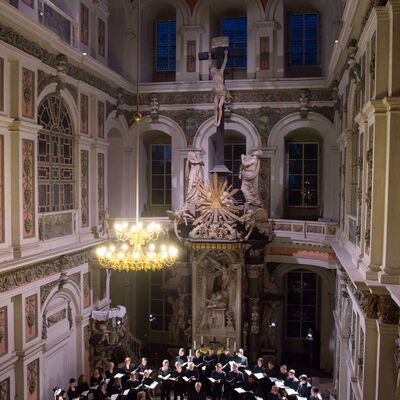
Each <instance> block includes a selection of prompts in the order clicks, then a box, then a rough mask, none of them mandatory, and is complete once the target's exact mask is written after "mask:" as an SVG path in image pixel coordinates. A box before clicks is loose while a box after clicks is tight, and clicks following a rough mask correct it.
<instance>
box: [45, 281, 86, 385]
mask: <svg viewBox="0 0 400 400" xmlns="http://www.w3.org/2000/svg"><path fill="white" fill-rule="evenodd" d="M79 298H80V293H79V288H78V286H77V285H76V283H74V282H72V281H69V282H68V283H66V284H65V285H64V286H63V287H62V288H61V289H58V288H55V289H53V290H52V292H50V295H49V297H48V299H47V300H46V301H45V303H44V304H43V312H42V318H43V319H42V321H43V322H42V338H43V339H45V340H46V343H45V346H44V352H43V365H44V368H43V371H44V393H51V389H52V388H53V387H55V386H61V387H68V385H69V384H68V380H69V378H71V377H76V375H77V371H79V367H80V366H81V363H80V362H79V360H80V359H81V358H82V349H81V346H80V345H79V342H78V341H77V336H78V335H77V331H78V328H77V326H76V316H77V315H80V310H79V304H78V301H77V299H79Z"/></svg>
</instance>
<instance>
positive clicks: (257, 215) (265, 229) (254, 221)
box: [243, 207, 271, 240]
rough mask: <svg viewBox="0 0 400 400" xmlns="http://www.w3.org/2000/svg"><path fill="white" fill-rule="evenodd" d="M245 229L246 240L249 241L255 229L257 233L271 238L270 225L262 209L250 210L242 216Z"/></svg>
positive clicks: (266, 214) (265, 212)
mask: <svg viewBox="0 0 400 400" xmlns="http://www.w3.org/2000/svg"><path fill="white" fill-rule="evenodd" d="M243 219H244V223H245V228H246V230H247V235H246V238H245V239H246V240H248V239H249V237H250V235H251V234H252V233H253V230H254V228H257V230H258V232H260V233H261V234H262V235H265V236H267V237H270V236H271V225H270V223H269V221H268V213H267V210H265V209H264V208H261V207H259V208H256V209H254V208H250V209H249V210H248V211H247V212H246V214H245V215H244V218H243Z"/></svg>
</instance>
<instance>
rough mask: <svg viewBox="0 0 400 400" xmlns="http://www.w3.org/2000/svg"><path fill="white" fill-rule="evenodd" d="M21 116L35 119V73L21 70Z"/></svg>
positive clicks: (24, 69)
mask: <svg viewBox="0 0 400 400" xmlns="http://www.w3.org/2000/svg"><path fill="white" fill-rule="evenodd" d="M21 97H22V116H23V117H27V118H35V73H34V72H33V71H31V70H29V69H27V68H22V93H21Z"/></svg>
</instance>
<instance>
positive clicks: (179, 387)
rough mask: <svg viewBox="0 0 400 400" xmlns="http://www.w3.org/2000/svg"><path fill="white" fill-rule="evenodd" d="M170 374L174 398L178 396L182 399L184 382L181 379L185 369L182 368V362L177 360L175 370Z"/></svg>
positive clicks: (175, 399) (184, 388) (184, 389)
mask: <svg viewBox="0 0 400 400" xmlns="http://www.w3.org/2000/svg"><path fill="white" fill-rule="evenodd" d="M172 376H173V377H174V379H175V381H174V400H177V399H178V397H179V398H180V400H183V397H184V395H185V391H186V383H185V381H184V380H183V377H184V376H185V371H184V370H183V368H182V364H181V363H180V362H179V361H177V362H176V363H175V371H174V372H173V374H172Z"/></svg>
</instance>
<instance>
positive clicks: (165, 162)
mask: <svg viewBox="0 0 400 400" xmlns="http://www.w3.org/2000/svg"><path fill="white" fill-rule="evenodd" d="M151 204H152V205H169V204H171V145H170V144H152V145H151Z"/></svg>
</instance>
